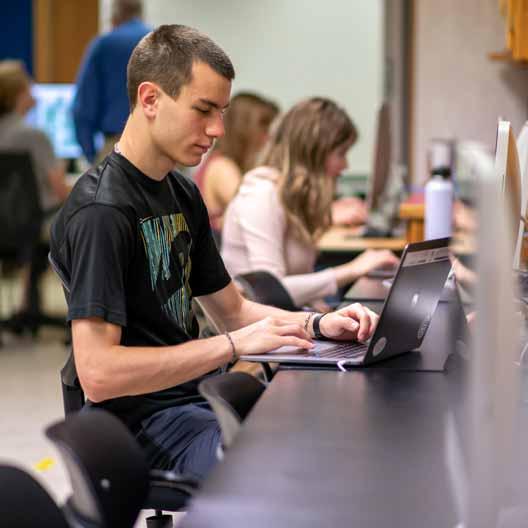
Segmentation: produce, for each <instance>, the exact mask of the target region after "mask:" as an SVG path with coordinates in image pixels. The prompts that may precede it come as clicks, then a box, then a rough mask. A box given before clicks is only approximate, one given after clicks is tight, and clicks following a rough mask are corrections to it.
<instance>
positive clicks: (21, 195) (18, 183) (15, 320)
mask: <svg viewBox="0 0 528 528" xmlns="http://www.w3.org/2000/svg"><path fill="white" fill-rule="evenodd" d="M42 221H43V212H42V209H41V207H40V198H39V188H38V184H37V181H36V178H35V173H34V171H33V165H32V161H31V156H30V154H29V153H28V152H13V151H1V152H0V225H1V226H2V236H1V237H0V275H3V268H4V266H3V264H12V265H14V266H16V267H17V266H18V264H19V262H20V260H21V259H22V258H23V257H24V258H25V259H27V258H28V257H29V253H30V252H31V257H32V264H31V272H32V278H31V280H32V281H33V282H31V290H30V296H31V300H30V302H31V303H32V304H33V305H34V306H31V310H30V312H28V313H27V314H18V315H16V316H14V317H12V318H11V319H8V320H5V321H3V322H2V327H3V328H7V329H9V330H12V331H15V332H16V333H22V332H24V331H25V330H30V331H31V332H32V333H33V335H35V334H36V333H37V331H38V328H39V326H41V325H53V326H60V327H62V328H64V327H65V321H64V319H63V318H60V317H50V316H47V315H45V314H43V313H42V312H41V311H40V307H39V304H38V288H37V284H36V281H37V279H38V275H39V274H40V272H41V271H42V270H41V269H37V266H36V265H35V263H36V260H35V259H36V258H37V251H41V246H42V244H41V242H40V234H41V228H42Z"/></svg>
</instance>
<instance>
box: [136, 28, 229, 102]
mask: <svg viewBox="0 0 528 528" xmlns="http://www.w3.org/2000/svg"><path fill="white" fill-rule="evenodd" d="M194 62H204V63H205V64H207V65H209V66H210V67H211V68H212V69H213V70H214V71H216V72H217V73H219V74H220V75H222V76H223V77H225V78H226V79H228V80H229V81H231V80H233V79H234V78H235V69H234V68H233V64H232V63H231V60H230V59H229V57H228V56H227V54H226V53H225V52H224V51H223V50H222V49H221V48H220V47H219V46H218V45H217V44H215V43H214V42H213V41H212V40H211V39H210V38H209V37H208V36H206V35H204V34H203V33H200V32H199V31H198V30H196V29H193V28H190V27H187V26H182V25H177V24H173V25H163V26H159V27H158V28H157V29H155V30H154V31H152V32H150V33H148V34H147V35H145V36H144V37H143V38H142V39H141V40H140V42H139V43H138V45H137V46H136V47H135V48H134V51H133V52H132V55H131V56H130V60H129V61H128V67H127V87H128V98H129V101H130V109H131V110H133V109H134V107H135V106H136V97H137V90H138V87H139V85H140V84H141V83H142V82H145V81H151V82H155V83H156V84H159V86H160V87H161V88H162V90H163V91H164V92H165V93H167V94H168V95H170V96H171V97H177V96H178V94H179V93H180V90H181V88H182V86H184V85H185V84H187V83H189V82H190V80H191V76H192V66H193V63H194Z"/></svg>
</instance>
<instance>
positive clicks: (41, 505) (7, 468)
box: [0, 464, 69, 528]
mask: <svg viewBox="0 0 528 528" xmlns="http://www.w3.org/2000/svg"><path fill="white" fill-rule="evenodd" d="M0 490H1V491H0V492H1V494H2V498H1V500H0V524H1V525H2V526H6V527H7V526H9V527H10V528H35V527H36V526H52V527H53V528H68V526H69V525H68V523H67V522H66V519H65V518H64V514H63V513H62V511H61V510H60V508H59V507H58V506H57V504H55V501H54V500H53V499H52V498H51V496H50V495H49V494H48V492H47V491H46V490H45V489H44V488H43V487H42V486H41V485H40V484H39V483H38V482H37V481H36V480H35V479H34V478H33V477H32V476H31V475H29V474H28V473H26V472H25V471H24V470H22V469H20V468H17V467H14V466H11V465H7V464H5V465H0Z"/></svg>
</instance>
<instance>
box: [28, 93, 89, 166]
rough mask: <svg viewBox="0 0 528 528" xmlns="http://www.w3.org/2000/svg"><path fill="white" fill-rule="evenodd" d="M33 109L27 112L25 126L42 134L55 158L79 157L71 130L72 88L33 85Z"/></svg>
mask: <svg viewBox="0 0 528 528" xmlns="http://www.w3.org/2000/svg"><path fill="white" fill-rule="evenodd" d="M32 94H33V97H34V98H35V101H36V104H35V106H34V107H33V108H32V109H31V110H30V111H29V112H28V114H27V116H26V122H27V123H28V124H29V125H31V126H33V127H35V128H40V129H41V130H43V131H44V132H46V134H47V136H48V137H49V138H50V140H51V143H52V145H53V148H54V150H55V155H56V156H57V157H58V158H64V159H75V158H79V157H80V156H81V155H82V150H81V147H80V145H79V144H78V143H77V139H76V136H75V129H74V126H73V116H72V104H73V98H74V95H75V85H73V84H34V85H33V87H32Z"/></svg>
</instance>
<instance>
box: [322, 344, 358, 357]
mask: <svg viewBox="0 0 528 528" xmlns="http://www.w3.org/2000/svg"><path fill="white" fill-rule="evenodd" d="M367 348H368V346H367V345H364V344H363V343H338V344H337V345H334V346H332V347H329V348H325V349H324V350H320V351H319V352H316V354H315V355H316V356H318V357H323V358H330V359H352V358H357V357H361V356H363V355H364V354H365V353H366V352H367Z"/></svg>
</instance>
